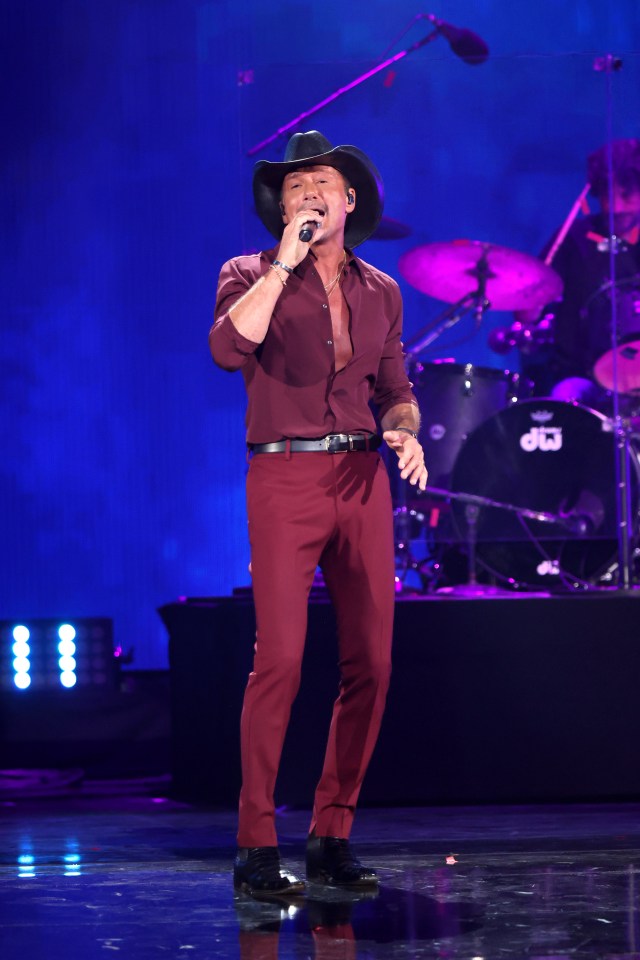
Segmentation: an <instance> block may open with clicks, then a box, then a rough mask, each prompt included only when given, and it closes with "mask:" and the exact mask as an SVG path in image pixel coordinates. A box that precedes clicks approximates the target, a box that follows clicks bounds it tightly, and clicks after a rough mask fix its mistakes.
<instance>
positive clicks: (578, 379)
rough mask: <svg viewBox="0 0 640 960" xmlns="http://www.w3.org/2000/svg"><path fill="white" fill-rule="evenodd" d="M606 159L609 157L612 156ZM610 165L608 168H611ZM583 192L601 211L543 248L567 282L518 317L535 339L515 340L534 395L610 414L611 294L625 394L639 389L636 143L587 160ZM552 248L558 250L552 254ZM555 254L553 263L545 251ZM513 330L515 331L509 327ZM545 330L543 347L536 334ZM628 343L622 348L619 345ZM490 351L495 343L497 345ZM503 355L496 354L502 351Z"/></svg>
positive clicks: (639, 155)
mask: <svg viewBox="0 0 640 960" xmlns="http://www.w3.org/2000/svg"><path fill="white" fill-rule="evenodd" d="M609 154H610V157H609ZM610 160H611V167H610V166H609V163H610ZM609 169H611V171H612V179H613V184H612V191H611V193H612V197H613V223H614V236H613V239H611V238H610V224H609V190H610V184H609ZM587 178H588V185H587V187H586V188H585V190H584V191H583V198H584V200H585V203H584V205H583V208H584V209H585V211H588V205H587V204H586V194H587V191H588V192H589V193H590V195H591V196H592V197H594V198H595V200H596V201H597V203H598V205H599V208H600V209H599V211H598V212H595V213H591V212H587V214H586V216H584V217H581V218H579V219H575V220H574V222H573V223H572V225H571V227H570V228H569V230H568V232H567V233H566V236H564V238H563V239H561V242H560V243H559V244H558V242H557V241H558V239H559V231H558V230H556V232H555V233H554V236H553V237H552V239H551V240H550V241H549V243H548V244H547V245H546V247H545V248H544V250H543V251H542V254H541V258H542V259H545V262H547V263H549V262H551V266H552V267H553V269H554V270H556V272H557V273H558V274H559V275H560V277H561V279H562V280H563V283H564V292H563V295H562V299H561V300H560V301H559V302H556V303H553V304H548V305H546V308H545V309H543V310H542V312H540V311H535V310H527V311H520V312H517V313H516V315H515V316H516V324H515V325H514V326H515V327H516V328H517V327H518V325H519V324H522V325H523V328H525V329H526V328H528V329H529V331H530V332H531V331H532V332H533V336H532V337H531V336H529V337H527V338H526V339H524V338H523V339H522V341H521V342H520V343H519V342H518V338H517V337H516V338H515V343H516V345H517V346H519V347H520V349H521V369H522V372H523V374H524V375H525V376H526V377H528V378H530V379H531V380H532V381H533V382H534V385H535V393H536V394H537V395H538V396H552V397H553V398H554V399H557V400H575V401H578V402H580V403H583V404H585V405H587V406H590V407H594V408H596V409H599V410H601V411H602V412H608V410H609V399H610V392H609V391H610V390H611V388H612V387H613V386H614V384H613V382H612V378H611V357H610V351H611V343H612V340H611V316H612V311H611V297H612V294H613V295H614V296H615V297H616V305H617V317H618V321H617V328H618V329H617V332H618V340H619V342H621V344H622V345H623V349H622V350H621V351H620V352H619V353H618V357H619V359H621V360H622V361H623V363H622V369H621V373H622V374H623V375H624V382H623V383H621V384H620V385H619V389H620V390H621V392H623V393H627V394H633V393H634V392H635V393H636V395H637V393H639V392H640V243H639V240H640V140H635V139H627V140H615V141H613V142H612V143H610V144H605V145H603V146H602V147H600V148H599V149H598V150H596V151H595V152H594V153H592V154H590V155H589V157H588V159H587ZM611 243H613V244H614V251H615V255H616V256H615V284H614V286H613V287H612V285H611V281H610V244H611ZM554 246H556V249H555V250H553V248H554ZM550 252H551V253H552V259H551V261H550V258H549V253H550ZM512 330H513V328H512ZM546 330H550V332H551V342H550V343H549V342H547V343H546V344H544V345H543V346H540V340H541V339H548V338H547V337H543V338H541V337H539V336H538V337H537V336H536V333H538V334H539V333H541V332H543V331H546ZM625 343H626V348H625V347H624V344H625ZM492 345H493V346H494V347H496V346H498V345H497V344H496V343H495V342H494V343H493V344H492ZM499 352H500V351H499Z"/></svg>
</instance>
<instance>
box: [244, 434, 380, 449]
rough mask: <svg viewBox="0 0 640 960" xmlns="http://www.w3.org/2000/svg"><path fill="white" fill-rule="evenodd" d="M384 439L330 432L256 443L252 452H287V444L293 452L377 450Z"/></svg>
mask: <svg viewBox="0 0 640 960" xmlns="http://www.w3.org/2000/svg"><path fill="white" fill-rule="evenodd" d="M381 443H382V440H381V439H380V437H379V436H377V435H376V434H374V433H372V434H364V433H330V434H328V436H326V437H320V438H319V439H318V440H276V441H275V442H274V443H254V444H251V445H250V447H249V449H250V450H251V453H285V452H286V450H287V445H288V446H289V449H290V450H291V452H292V453H349V452H351V451H354V450H377V449H378V447H379V446H380V444H381Z"/></svg>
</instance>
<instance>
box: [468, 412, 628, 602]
mask: <svg viewBox="0 0 640 960" xmlns="http://www.w3.org/2000/svg"><path fill="white" fill-rule="evenodd" d="M615 456H616V453H615V443H614V437H613V434H612V433H611V427H610V422H609V421H608V420H607V419H606V418H605V417H603V416H602V415H601V414H599V413H596V412H595V411H593V410H589V409H588V408H587V407H582V406H580V405H578V404H575V403H566V402H562V401H559V400H549V399H536V400H526V401H523V402H520V403H518V404H515V405H514V406H513V407H509V408H507V409H506V410H502V411H501V412H500V413H497V414H496V415H495V416H493V417H491V418H490V419H489V420H487V421H486V422H485V423H483V424H481V426H479V427H478V428H477V429H476V430H475V431H474V432H473V434H472V435H471V436H470V437H469V439H468V440H467V442H466V443H465V445H464V446H463V447H462V449H461V450H460V453H459V455H458V458H457V460H456V463H455V466H454V470H453V477H452V486H451V489H452V490H453V491H455V492H463V493H472V494H476V495H479V496H482V497H487V498H488V499H490V500H496V501H499V502H501V503H507V504H512V505H514V506H518V507H525V508H527V509H529V510H536V511H540V512H544V513H551V514H554V515H556V516H561V517H563V518H565V522H564V523H563V524H555V523H553V524H551V523H545V522H541V521H539V520H529V519H525V518H522V519H521V518H519V516H518V515H517V514H516V513H513V512H511V511H507V510H504V509H498V508H495V507H480V508H479V511H478V518H477V557H478V560H479V562H480V563H481V564H482V565H483V566H484V567H486V569H488V570H489V571H490V572H492V573H493V574H495V575H496V576H497V577H499V578H500V579H502V580H504V581H507V582H508V583H511V584H512V585H530V586H537V587H539V586H547V587H551V586H553V585H562V584H564V583H566V582H567V580H579V581H586V582H593V581H594V579H597V578H598V576H599V575H601V574H602V573H604V571H605V570H606V569H607V567H608V566H610V565H611V563H612V561H613V560H614V558H615V556H616V552H617V519H616V518H617V508H616V499H615V493H616V479H615V469H616V468H615ZM630 486H631V502H632V511H633V517H634V518H635V517H636V515H637V503H638V476H637V461H636V460H635V457H634V458H633V459H632V471H631V481H630ZM452 513H453V517H454V522H455V525H456V528H457V531H458V533H459V535H460V538H461V539H466V537H467V533H468V527H467V519H466V517H467V514H466V509H465V504H464V503H463V502H461V501H457V500H454V501H453V503H452Z"/></svg>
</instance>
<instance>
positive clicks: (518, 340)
mask: <svg viewBox="0 0 640 960" xmlns="http://www.w3.org/2000/svg"><path fill="white" fill-rule="evenodd" d="M554 319H555V317H554V315H553V313H545V314H544V316H543V317H541V319H540V320H537V321H536V322H535V323H524V322H522V321H521V320H515V321H514V322H513V323H512V324H511V326H509V327H494V328H493V330H490V331H489V336H488V338H487V344H488V346H489V347H490V348H491V350H493V352H494V353H499V354H505V353H508V352H509V351H510V350H512V349H513V348H514V347H517V348H518V350H521V351H522V352H523V353H534V352H535V351H537V350H540V349H541V348H542V347H547V346H549V345H550V344H552V343H553V321H554Z"/></svg>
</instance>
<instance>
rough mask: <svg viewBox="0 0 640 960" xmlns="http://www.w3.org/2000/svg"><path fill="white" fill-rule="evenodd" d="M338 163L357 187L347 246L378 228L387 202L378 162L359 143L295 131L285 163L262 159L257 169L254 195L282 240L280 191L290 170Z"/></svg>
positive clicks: (262, 215)
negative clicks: (338, 142)
mask: <svg viewBox="0 0 640 960" xmlns="http://www.w3.org/2000/svg"><path fill="white" fill-rule="evenodd" d="M316 165H318V166H320V165H322V166H327V167H335V168H336V170H339V171H340V173H342V174H343V176H345V177H346V179H347V180H348V181H349V184H350V185H351V186H352V187H353V188H354V190H355V191H356V197H357V204H356V208H355V210H354V211H353V213H350V214H349V216H348V218H347V222H346V224H345V230H344V242H345V246H347V247H356V246H357V245H358V244H359V243H362V242H363V240H366V239H367V237H370V236H371V234H372V233H373V232H374V230H375V229H376V227H377V226H378V224H379V223H380V218H381V217H382V208H383V206H384V189H383V186H382V179H381V177H380V173H379V172H378V169H377V167H376V166H375V164H373V163H372V162H371V160H370V159H369V157H368V156H367V155H366V154H365V153H363V152H362V150H358V148H357V147H352V146H341V147H332V146H331V144H330V143H329V141H328V140H327V138H326V137H323V135H322V134H321V133H319V132H318V131H317V130H310V131H309V132H308V133H294V135H293V136H292V137H291V139H290V140H289V142H288V144H287V149H286V151H285V155H284V161H283V162H282V163H271V162H270V161H269V160H259V161H258V162H257V163H256V165H255V167H254V173H253V197H254V200H255V205H256V210H257V212H258V216H259V217H260V219H261V220H262V222H263V223H264V225H265V227H266V228H267V230H268V231H269V233H272V234H273V235H274V237H277V239H278V240H279V239H280V237H281V236H282V231H283V230H284V223H283V222H282V211H281V210H280V191H281V189H282V181H283V180H284V178H285V176H286V174H287V173H291V171H292V170H297V169H298V167H311V166H316Z"/></svg>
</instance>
